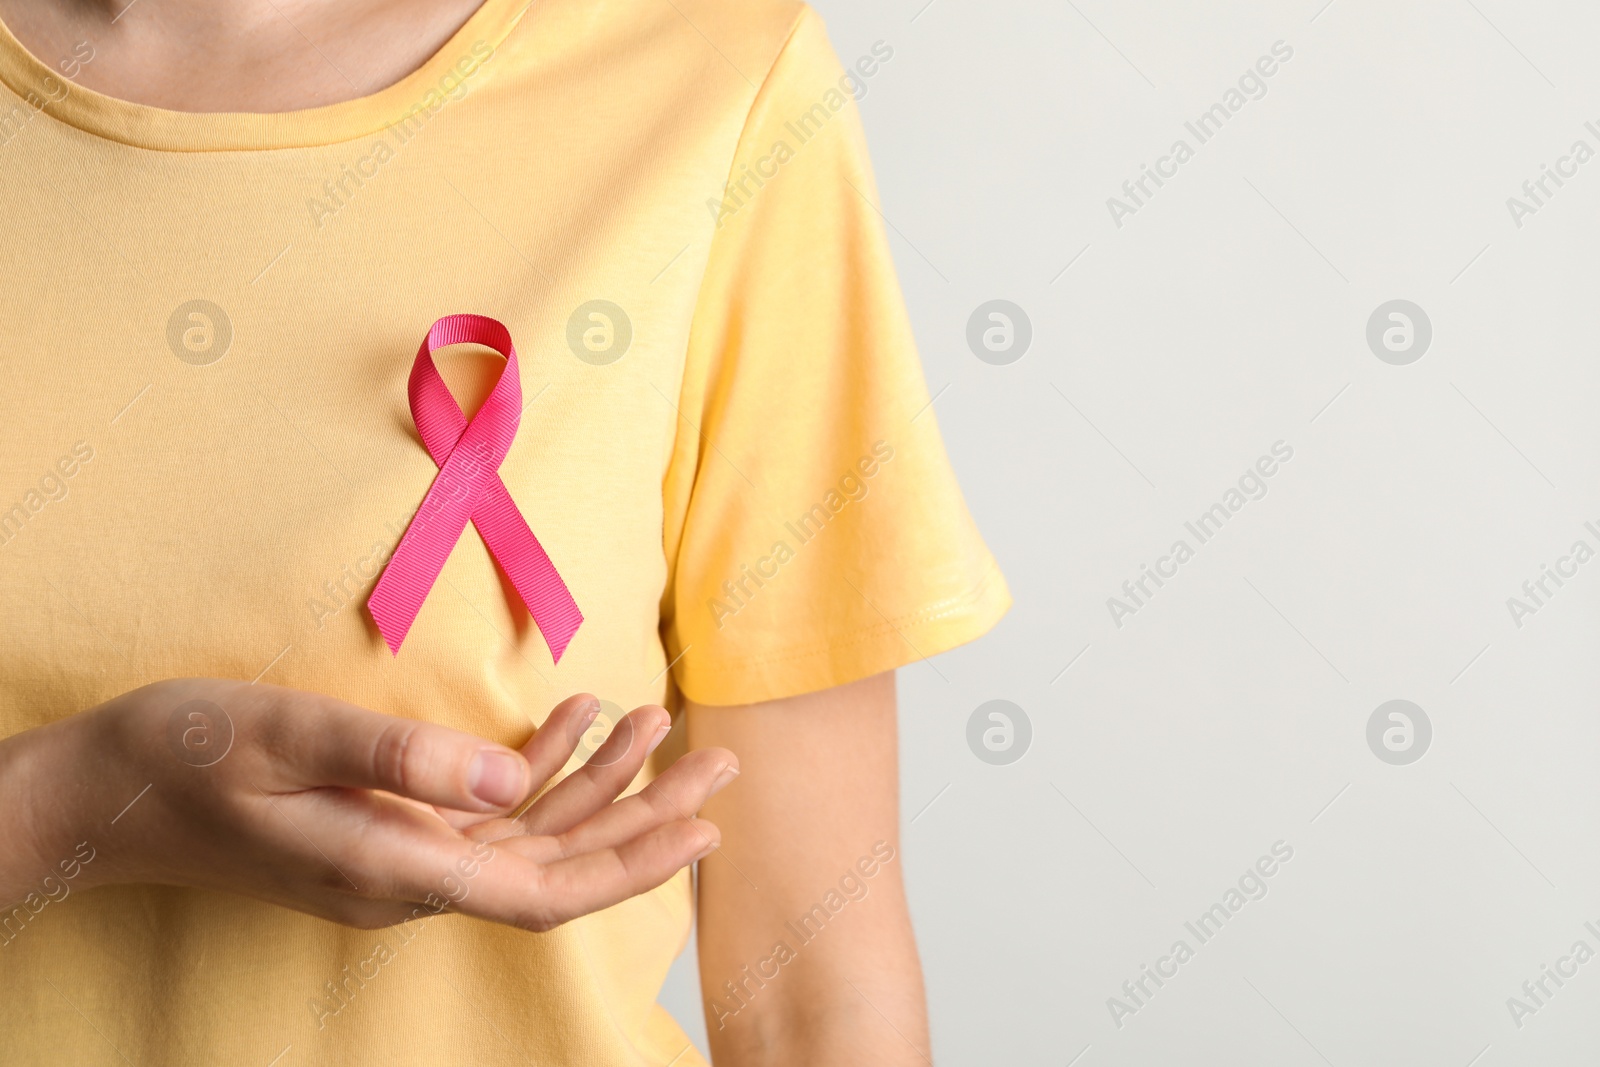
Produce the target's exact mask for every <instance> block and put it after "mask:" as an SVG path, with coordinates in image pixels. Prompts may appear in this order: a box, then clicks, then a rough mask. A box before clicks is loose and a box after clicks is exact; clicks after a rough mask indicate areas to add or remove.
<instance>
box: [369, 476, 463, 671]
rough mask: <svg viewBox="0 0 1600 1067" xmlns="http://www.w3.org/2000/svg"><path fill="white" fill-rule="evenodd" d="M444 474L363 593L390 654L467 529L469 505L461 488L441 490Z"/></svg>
mask: <svg viewBox="0 0 1600 1067" xmlns="http://www.w3.org/2000/svg"><path fill="white" fill-rule="evenodd" d="M443 481H444V479H442V478H441V479H437V480H435V481H434V484H433V487H432V488H430V489H429V490H428V495H427V496H425V497H423V499H422V506H421V507H419V508H417V513H416V515H414V516H412V519H411V525H409V526H407V527H406V532H405V535H404V536H403V537H401V538H400V544H399V545H397V546H396V547H395V550H394V554H393V555H392V556H390V557H389V562H388V564H387V565H386V566H385V567H384V568H383V574H382V575H381V576H380V577H379V578H378V584H377V586H376V587H375V588H374V589H373V590H372V595H371V596H370V597H368V598H367V611H369V612H370V613H371V614H372V621H373V622H374V623H376V624H377V626H378V632H379V633H380V634H382V635H383V642H384V644H386V645H388V646H389V654H390V655H391V656H397V655H399V654H400V645H401V644H402V643H403V642H404V641H405V639H406V634H408V633H410V632H411V624H412V623H413V622H415V621H416V618H417V613H418V612H419V611H421V610H422V602H423V601H424V600H425V599H427V596H428V591H429V590H430V589H432V588H433V583H434V582H436V581H438V580H439V574H440V573H441V572H442V571H443V570H444V564H445V560H447V559H449V558H450V552H451V550H452V549H454V548H455V545H456V542H457V541H458V540H460V539H461V533H462V531H463V530H465V529H466V528H467V519H468V515H469V512H468V509H467V507H466V506H465V504H464V502H463V501H464V497H463V496H462V495H461V494H460V493H451V492H450V491H449V487H446V488H445V489H444V490H441V488H440V486H441V483H442V482H443Z"/></svg>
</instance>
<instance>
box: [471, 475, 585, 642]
mask: <svg viewBox="0 0 1600 1067" xmlns="http://www.w3.org/2000/svg"><path fill="white" fill-rule="evenodd" d="M472 523H473V525H475V526H476V527H477V528H478V533H480V534H482V535H483V543H484V544H486V545H488V546H489V551H490V553H491V554H493V556H494V558H495V559H496V560H497V561H499V563H500V566H501V567H502V568H504V570H505V572H506V576H507V577H509V578H510V579H511V584H512V586H513V587H515V589H516V590H517V595H518V596H520V597H521V598H522V603H523V604H524V605H525V606H526V607H527V609H528V614H529V615H531V616H533V621H534V624H535V625H537V626H538V627H539V632H540V633H541V634H543V635H544V640H545V643H546V644H547V645H549V646H550V658H551V659H552V660H553V661H554V662H556V663H560V662H561V654H562V653H563V652H565V651H566V650H567V645H568V644H569V643H571V641H572V637H573V635H574V634H576V633H577V632H578V627H579V626H581V625H582V624H583V612H581V611H579V610H578V604H577V602H576V601H575V600H573V599H572V592H571V591H570V590H569V589H568V588H567V583H566V582H564V581H562V579H561V575H560V573H559V572H558V571H557V570H556V566H555V564H554V563H552V562H550V557H549V555H548V554H546V553H545V550H544V546H543V545H541V544H539V539H538V538H537V537H535V536H534V535H533V531H532V530H531V529H529V528H528V522H527V520H526V519H524V518H523V517H522V512H521V511H519V510H517V505H516V502H515V501H513V500H512V499H511V494H510V493H509V492H507V491H506V486H505V483H504V482H503V481H501V480H500V478H499V477H498V476H496V477H495V478H494V480H493V481H492V482H491V483H490V484H489V485H488V486H487V487H486V491H485V493H484V496H483V498H482V499H481V500H480V501H479V502H478V506H477V507H475V508H474V509H473V511H472Z"/></svg>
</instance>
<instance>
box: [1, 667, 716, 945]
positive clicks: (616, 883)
mask: <svg viewBox="0 0 1600 1067" xmlns="http://www.w3.org/2000/svg"><path fill="white" fill-rule="evenodd" d="M193 701H204V702H206V705H211V706H214V707H217V708H220V709H222V711H223V712H224V713H225V714H226V719H227V721H228V722H229V723H230V724H231V733H232V737H231V741H230V742H229V743H228V747H227V748H226V749H225V750H223V751H225V755H222V757H221V758H220V759H218V760H217V761H216V762H214V763H209V764H208V765H203V766H197V765H195V764H196V761H195V759H194V757H193V756H192V754H191V753H189V752H188V751H187V750H186V749H185V746H184V745H183V744H182V743H181V741H178V740H175V736H178V737H181V728H182V726H183V725H184V721H186V719H187V716H180V720H183V721H180V724H179V732H178V734H177V735H175V734H174V729H173V723H172V720H173V715H174V709H178V708H181V707H184V706H186V705H189V706H200V707H204V706H206V705H191V703H190V702H193ZM598 711H599V703H598V701H596V700H595V699H594V698H593V697H592V696H588V695H587V694H580V695H578V696H575V697H572V698H571V699H569V700H566V701H563V702H562V703H561V704H559V705H557V706H556V708H555V710H554V711H553V712H552V713H551V715H550V717H549V720H548V721H547V722H546V724H545V726H544V727H543V728H541V729H540V730H539V731H538V732H537V733H536V734H535V735H534V737H533V739H532V740H530V741H529V742H528V743H527V744H526V745H525V746H523V748H522V750H521V751H520V752H513V751H512V750H510V749H507V748H503V747H501V746H499V745H495V744H492V743H490V742H487V741H485V740H483V739H482V738H479V737H474V736H472V735H471V734H465V733H461V732H460V731H457V730H450V729H446V728H445V727H442V726H435V725H432V724H428V723H422V722H417V721H415V720H412V719H403V718H397V717H395V716H391V715H382V714H379V713H378V712H375V711H369V710H367V709H365V708H358V707H354V706H352V705H349V704H345V703H343V702H342V701H338V700H334V699H332V698H330V697H324V696H320V695H318V694H316V693H304V692H300V691H298V690H293V689H282V688H279V687H277V686H270V685H247V684H245V683H242V682H230V681H218V680H215V679H204V678H185V679H176V680H172V681H166V682H157V683H155V684H153V685H148V686H144V687H142V688H140V689H136V690H134V691H133V692H131V693H126V694H124V695H123V696H120V697H118V698H116V699H115V700H111V701H108V702H107V703H105V704H102V705H100V706H99V707H97V708H94V709H92V710H90V711H87V712H84V713H82V714H80V715H74V716H70V717H68V718H66V719H63V720H60V721H58V722H55V723H52V724H50V725H49V726H44V727H40V728H38V729H35V730H28V731H25V732H23V733H21V734H16V735H14V736H12V737H9V738H7V739H6V740H4V741H0V803H3V804H4V805H6V807H7V808H8V810H11V811H14V812H17V813H19V817H18V818H16V819H15V820H13V821H11V824H10V825H11V829H10V830H7V831H5V836H6V838H7V840H6V842H5V846H4V847H0V855H4V856H5V857H6V860H5V862H4V863H3V864H0V900H4V901H13V900H20V899H22V898H23V897H25V896H26V895H27V894H28V893H29V892H31V891H33V890H35V889H36V888H37V886H38V885H39V884H40V883H41V882H42V881H43V879H44V878H45V877H46V876H47V875H50V874H53V873H55V872H54V871H53V870H52V863H53V862H57V861H58V860H59V857H63V856H71V855H73V854H74V849H75V848H76V846H77V845H78V843H80V842H88V843H89V845H90V846H91V847H92V848H93V849H94V850H95V853H96V855H95V859H94V861H93V862H92V863H87V864H84V865H83V867H82V870H81V872H80V873H79V875H78V878H79V880H78V882H77V885H78V886H79V887H80V888H89V887H92V886H96V885H109V884H118V883H155V884H160V885H175V886H188V887H194V888H201V889H212V890H222V891H226V892H230V893H238V894H241V895H245V896H252V897H256V898H259V899H262V900H266V901H269V902H271V903H274V904H279V905H282V906H283V907H286V908H293V909H294V910H296V911H303V912H307V913H309V914H312V915H316V916H320V917H321V918H324V919H330V920H332V921H334V922H338V923H343V924H345V925H349V926H356V927H361V928H374V927H381V926H389V925H393V924H395V923H398V922H401V921H403V920H404V919H406V918H407V917H408V916H409V915H411V914H412V912H413V911H414V910H415V909H416V906H417V905H418V904H421V903H428V902H429V901H430V899H432V900H435V901H442V900H447V899H452V894H451V893H449V892H448V891H447V890H448V888H449V886H450V885H451V884H452V882H451V880H452V879H453V880H455V881H459V879H460V877H461V876H462V875H464V874H465V873H466V871H467V870H469V869H470V870H471V871H472V877H473V883H472V892H471V893H470V894H469V895H467V896H465V897H464V898H462V900H461V901H460V903H459V906H458V908H457V910H459V911H461V912H464V913H466V914H471V915H476V916H479V917H480V918H484V919H490V920H493V921H495V922H500V923H505V924H507V925H511V926H516V927H520V928H522V929H527V930H548V929H551V928H552V927H555V926H557V925H559V924H560V923H563V922H565V921H567V920H568V919H572V918H575V917H577V916H579V915H583V914H586V913H588V912H591V911H595V910H597V909H599V908H604V907H608V906H610V905H612V904H615V903H617V902H618V901H621V900H624V899H626V898H628V897H631V896H634V895H636V894H638V893H642V892H644V891H646V890H648V889H651V888H654V887H655V886H657V885H660V884H661V883H662V882H665V881H666V880H667V879H668V878H670V877H672V875H673V874H675V873H676V872H677V871H679V870H680V869H682V868H683V867H684V866H686V865H687V864H689V863H692V862H693V861H694V860H696V859H698V858H700V857H701V856H704V855H705V854H707V853H708V852H710V851H711V850H712V849H713V848H715V847H716V845H717V843H718V842H719V840H720V836H721V835H720V832H719V831H718V829H717V828H716V827H715V826H714V825H712V824H711V823H708V822H706V821H704V820H701V819H691V818H688V817H687V816H686V813H690V812H694V811H697V810H698V809H699V807H700V806H701V804H703V803H704V802H705V799H706V797H708V796H710V795H711V793H713V792H715V791H716V790H717V789H720V788H721V787H722V786H724V785H726V784H727V783H728V782H730V781H732V780H733V778H734V776H735V775H737V774H738V773H739V771H738V761H737V759H735V758H734V756H733V754H732V753H731V752H728V751H726V750H723V749H708V750H704V751H697V752H691V753H689V754H687V755H685V756H683V757H682V758H680V759H679V760H678V761H677V762H676V763H674V764H673V765H672V766H671V767H669V768H668V769H667V770H666V771H665V772H663V773H662V774H661V776H660V777H658V778H657V779H656V780H655V781H653V782H652V783H651V784H650V785H649V786H647V787H646V788H645V789H644V791H642V792H640V793H637V794H634V795H632V796H629V797H626V798H624V799H622V800H617V799H616V798H617V796H618V795H619V794H620V793H621V792H622V791H623V790H624V789H625V788H627V786H628V785H629V783H630V782H632V781H633V779H634V777H635V775H636V774H637V773H638V771H639V768H640V767H641V766H643V764H644V760H645V757H646V755H647V754H648V753H649V751H650V750H651V749H652V748H654V747H655V744H656V743H659V741H660V739H661V738H662V737H664V736H665V735H666V730H667V727H668V725H669V724H670V721H671V720H670V718H669V716H668V715H667V713H666V711H665V710H664V709H662V708H659V707H654V706H646V707H642V708H639V709H637V710H635V711H634V712H632V713H631V714H630V715H629V716H628V717H627V718H625V719H624V720H623V721H622V722H621V723H619V724H618V725H617V726H616V727H615V728H614V729H613V731H612V734H611V736H610V737H609V738H608V739H607V741H606V743H605V744H603V745H601V747H600V748H599V749H598V750H597V751H596V752H595V753H594V755H593V756H592V757H591V758H590V760H589V761H588V763H587V764H586V765H585V766H584V767H583V768H581V769H579V770H578V771H576V772H574V773H573V774H571V775H569V776H567V777H566V778H564V779H562V781H561V782H560V783H558V784H557V785H555V786H554V787H553V788H551V789H550V790H549V791H548V792H545V793H544V794H543V795H542V796H540V797H539V799H538V800H537V801H536V802H535V803H534V804H533V805H532V806H531V807H529V808H528V809H527V811H526V812H524V813H521V814H520V817H518V818H515V819H512V818H507V816H509V815H512V814H514V813H516V812H517V810H518V809H519V808H520V806H521V805H522V804H523V803H524V802H525V800H526V799H527V798H528V797H529V796H531V795H533V794H534V792H535V790H536V789H537V788H539V787H541V786H543V785H544V784H545V782H546V781H547V780H548V779H550V778H551V777H552V776H553V775H555V773H556V772H557V771H559V770H560V769H561V768H562V766H563V765H564V764H565V763H566V762H567V759H568V757H569V756H570V755H571V754H572V751H573V749H574V747H575V745H576V743H577V741H578V739H579V738H580V737H581V736H582V734H583V731H584V729H585V727H586V726H587V724H588V721H589V720H591V719H592V718H593V715H594V713H596V712H598ZM211 718H212V719H214V720H216V721H213V722H210V723H208V724H207V728H208V729H210V730H211V731H213V732H214V733H215V734H216V735H217V736H219V737H221V736H223V732H222V730H221V728H220V727H219V725H218V723H219V722H220V721H221V716H217V715H212V716H211ZM197 721H199V720H197ZM202 762H203V761H202ZM85 768H93V773H84V769H85ZM113 819H115V820H116V822H115V830H114V832H113V830H112V820H113ZM486 845H487V846H489V847H485V846H486ZM491 856H492V859H490V857H491ZM486 861H487V862H486Z"/></svg>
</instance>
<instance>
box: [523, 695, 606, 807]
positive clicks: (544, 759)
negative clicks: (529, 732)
mask: <svg viewBox="0 0 1600 1067" xmlns="http://www.w3.org/2000/svg"><path fill="white" fill-rule="evenodd" d="M599 714H600V701H598V700H596V699H595V698H594V697H593V696H592V695H590V694H589V693H576V694H574V695H573V696H570V697H568V698H567V699H565V700H563V701H562V702H561V703H559V704H557V705H556V706H555V707H554V708H552V709H551V710H550V715H549V717H548V718H546V719H545V721H544V725H543V726H541V727H539V729H538V730H537V731H536V732H535V733H534V735H533V739H532V740H530V741H529V742H528V743H527V744H525V745H523V746H522V755H523V758H524V759H526V760H527V761H528V766H529V767H531V768H532V769H533V780H534V783H535V788H538V787H539V786H542V785H544V783H546V782H548V781H549V780H550V779H551V778H553V777H555V774H556V772H557V771H559V770H560V769H561V768H562V767H565V766H566V765H567V760H569V759H571V758H572V752H573V750H574V749H575V748H577V747H578V742H579V741H581V740H582V739H583V733H584V731H585V730H587V729H588V728H589V724H590V723H592V722H594V720H595V716H597V715H599Z"/></svg>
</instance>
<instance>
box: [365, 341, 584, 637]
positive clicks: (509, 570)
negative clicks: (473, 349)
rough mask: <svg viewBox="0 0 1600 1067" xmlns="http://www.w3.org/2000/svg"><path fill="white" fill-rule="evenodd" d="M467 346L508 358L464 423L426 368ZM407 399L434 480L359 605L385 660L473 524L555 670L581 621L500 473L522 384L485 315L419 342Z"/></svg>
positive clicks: (432, 369) (512, 353)
mask: <svg viewBox="0 0 1600 1067" xmlns="http://www.w3.org/2000/svg"><path fill="white" fill-rule="evenodd" d="M465 342H473V343H476V344H480V345H486V346H488V347H489V348H492V349H494V350H495V351H496V352H499V353H500V354H501V355H502V356H504V357H505V359H506V365H505V367H504V368H503V369H502V370H501V371H500V380H499V381H497V382H496V383H495V386H494V389H493V390H491V391H490V393H489V398H488V399H487V400H485V401H484V402H483V406H482V407H481V408H479V409H478V413H477V414H476V415H474V416H473V417H472V421H471V422H470V423H469V422H468V421H467V417H466V415H465V414H463V413H462V411H461V406H460V405H459V404H457V403H456V399H455V397H453V396H451V395H450V390H449V388H448V387H447V386H446V385H445V384H444V379H443V378H441V377H439V368H438V367H436V366H435V365H434V362H433V352H434V350H435V349H439V348H443V347H445V346H447V345H454V344H462V343H465ZM406 392H407V394H408V396H409V397H410V401H411V417H412V419H413V420H415V421H416V424H417V432H418V433H419V434H420V435H421V437H422V443H423V445H424V446H426V447H427V449H428V454H429V455H431V456H432V457H433V461H434V462H435V463H437V464H438V465H439V474H438V476H437V477H435V478H434V480H433V485H432V487H431V488H430V489H429V490H428V493H427V496H425V497H423V500H422V505H421V506H420V507H418V508H417V513H416V515H415V516H413V517H412V519H411V524H410V525H409V526H407V527H406V532H405V536H403V537H402V538H401V539H400V544H399V545H398V546H397V547H396V548H395V550H394V555H392V556H391V557H390V558H389V563H388V565H387V566H385V567H384V569H383V575H382V577H380V578H379V579H378V585H377V588H375V589H373V591H372V596H371V597H370V598H368V600H367V610H368V611H370V612H372V620H373V621H374V622H375V623H377V624H378V632H379V633H381V634H382V635H383V640H384V642H385V643H386V644H387V645H388V646H389V652H390V654H391V655H399V653H400V644H401V642H403V641H404V640H405V639H406V634H407V633H408V632H410V630H411V624H412V622H413V621H415V619H416V617H417V612H419V611H421V610H422V602H423V600H424V599H426V598H427V596H428V591H429V590H430V589H432V588H433V583H434V582H436V581H438V579H439V573H440V572H441V571H442V570H443V569H444V564H445V560H446V559H448V558H449V556H450V553H451V551H452V550H453V549H454V548H455V545H456V542H457V541H458V540H460V539H461V535H462V533H463V532H464V531H465V530H466V528H467V523H468V522H471V523H472V524H473V525H474V526H476V527H477V528H478V533H479V534H480V535H481V536H482V537H483V543H484V544H485V545H487V546H488V548H489V553H490V554H491V555H492V556H494V558H495V560H496V561H498V562H499V564H500V566H501V567H503V568H504V569H505V572H506V575H507V576H508V577H509V578H510V579H511V584H512V586H513V587H514V588H515V589H516V591H517V595H518V596H520V597H521V598H522V602H523V604H525V605H527V608H528V614H530V615H531V616H533V621H534V622H535V623H536V624H537V625H538V627H539V632H540V633H542V634H544V639H545V642H546V643H547V644H549V646H550V655H551V656H552V657H553V658H554V660H555V662H557V663H560V662H561V653H562V652H564V651H566V648H567V643H568V642H569V641H571V640H572V635H573V634H575V633H577V632H578V627H579V625H580V624H582V622H583V613H582V612H580V611H579V610H578V605H577V603H575V602H574V601H573V599H572V593H571V592H569V591H568V589H567V583H566V582H564V581H562V580H561V575H560V574H558V573H557V572H556V568H555V564H553V563H551V562H550V557H549V556H548V555H546V554H545V551H544V548H543V547H542V546H541V545H540V544H539V539H538V538H536V537H534V536H533V531H532V530H530V529H528V523H527V522H526V520H524V519H523V517H522V512H520V511H518V510H517V505H516V502H515V501H513V500H512V499H511V494H510V493H509V492H507V491H506V485H505V482H503V481H501V480H500V474H499V467H500V463H501V461H503V460H504V459H505V458H506V453H507V452H509V451H510V450H511V441H512V439H513V438H515V437H516V436H517V427H518V425H519V424H520V423H521V422H522V378H521V376H520V375H519V374H518V372H517V350H516V349H515V348H514V347H513V346H512V344H511V332H510V331H509V330H507V329H506V327H505V324H504V323H502V322H499V321H498V320H496V319H491V318H488V317H486V316H483V315H446V316H445V317H444V318H442V319H440V320H439V321H438V322H435V323H434V324H433V326H432V328H430V329H429V330H428V336H427V337H425V338H423V341H422V347H421V348H420V349H418V350H417V359H416V362H415V363H413V364H412V365H411V380H410V382H409V384H408V386H407V390H406Z"/></svg>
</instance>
